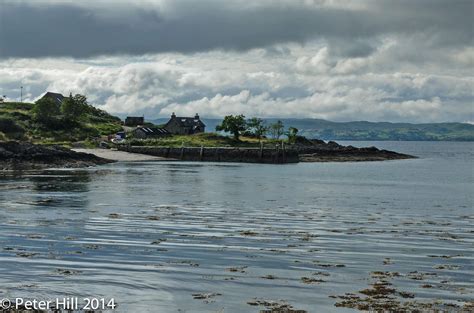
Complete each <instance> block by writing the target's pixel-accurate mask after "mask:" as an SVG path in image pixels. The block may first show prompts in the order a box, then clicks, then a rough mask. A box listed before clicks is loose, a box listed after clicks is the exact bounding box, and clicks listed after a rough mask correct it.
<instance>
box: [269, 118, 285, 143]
mask: <svg viewBox="0 0 474 313" xmlns="http://www.w3.org/2000/svg"><path fill="white" fill-rule="evenodd" d="M284 129H285V126H284V125H283V122H282V121H280V120H278V121H276V123H273V124H271V125H270V133H271V134H272V137H273V138H274V139H280V137H281V135H283V132H284Z"/></svg>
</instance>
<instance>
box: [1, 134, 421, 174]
mask: <svg viewBox="0 0 474 313" xmlns="http://www.w3.org/2000/svg"><path fill="white" fill-rule="evenodd" d="M119 150H122V151H128V152H131V155H133V154H136V153H139V154H142V155H149V156H150V155H152V156H155V157H158V158H157V159H163V160H166V159H164V158H168V159H173V160H177V161H178V160H185V161H211V162H212V161H214V162H247V163H297V162H361V161H385V160H399V159H412V158H416V157H414V156H411V155H407V154H402V153H397V152H393V151H388V150H380V149H377V148H376V147H367V148H356V147H353V146H342V145H340V144H338V143H336V142H333V141H330V142H327V143H326V142H324V141H322V140H317V139H313V140H307V139H306V140H305V141H303V142H297V143H295V144H293V145H287V146H286V147H284V148H282V147H278V148H271V149H269V148H264V149H263V150H261V149H258V148H248V149H247V148H228V147H227V148H215V147H214V148H212V147H210V148H197V147H190V148H169V147H130V146H123V147H121V148H119ZM175 150H176V151H175ZM96 154H97V153H96ZM111 162H115V160H110V159H106V158H102V157H100V156H97V155H94V154H92V153H84V152H76V151H73V150H70V149H67V148H64V147H61V146H45V145H35V144H32V143H29V142H16V141H8V142H0V170H28V169H43V168H48V167H60V168H80V167H90V166H96V165H102V164H107V163H111Z"/></svg>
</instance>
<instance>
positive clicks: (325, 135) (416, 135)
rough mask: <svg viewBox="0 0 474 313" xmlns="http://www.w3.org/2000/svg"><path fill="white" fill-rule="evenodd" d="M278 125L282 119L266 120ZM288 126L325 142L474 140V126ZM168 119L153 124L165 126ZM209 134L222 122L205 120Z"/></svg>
mask: <svg viewBox="0 0 474 313" xmlns="http://www.w3.org/2000/svg"><path fill="white" fill-rule="evenodd" d="M265 120H266V122H267V123H274V122H275V121H277V120H278V119H274V118H270V119H265ZM281 120H282V121H283V123H284V125H285V127H287V128H288V127H290V126H293V127H296V128H298V129H299V133H298V134H299V135H303V136H306V137H307V138H317V139H323V140H406V141H416V140H419V141H474V125H471V124H467V123H426V124H411V123H388V122H378V123H374V122H365V121H358V122H331V121H327V120H322V119H309V118H308V119H296V118H284V119H281ZM167 121H168V119H166V118H163V119H156V120H153V121H151V122H153V123H155V124H164V123H166V122H167ZM203 121H204V123H205V124H206V131H207V132H213V131H215V128H216V125H218V124H219V123H220V122H221V119H205V118H204V119H203Z"/></svg>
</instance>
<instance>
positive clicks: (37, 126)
mask: <svg viewBox="0 0 474 313" xmlns="http://www.w3.org/2000/svg"><path fill="white" fill-rule="evenodd" d="M33 107H34V104H33V103H26V102H4V103H0V140H9V139H17V140H18V139H19V140H27V141H31V142H33V143H64V144H70V143H72V142H77V141H83V140H87V139H90V138H94V137H99V136H103V135H109V134H111V133H114V132H117V131H119V130H121V129H122V125H121V120H120V118H118V117H115V116H112V115H110V114H108V113H107V112H105V111H103V110H99V109H97V108H95V107H93V106H92V105H87V107H86V109H85V111H86V112H85V114H83V116H82V117H81V119H80V120H79V121H77V122H74V123H72V122H70V121H68V122H66V121H63V120H61V119H60V118H58V119H57V121H56V122H55V123H54V124H49V125H44V124H41V123H39V122H38V121H36V120H35V118H34V112H33Z"/></svg>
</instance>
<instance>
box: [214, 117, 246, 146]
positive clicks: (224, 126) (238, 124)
mask: <svg viewBox="0 0 474 313" xmlns="http://www.w3.org/2000/svg"><path fill="white" fill-rule="evenodd" d="M246 129H247V124H246V123H245V116H244V115H242V114H241V115H227V116H226V117H224V120H223V121H222V123H221V124H220V125H217V126H216V130H217V131H224V132H227V133H231V134H232V135H234V138H235V140H239V136H240V132H243V131H245V130H246Z"/></svg>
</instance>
